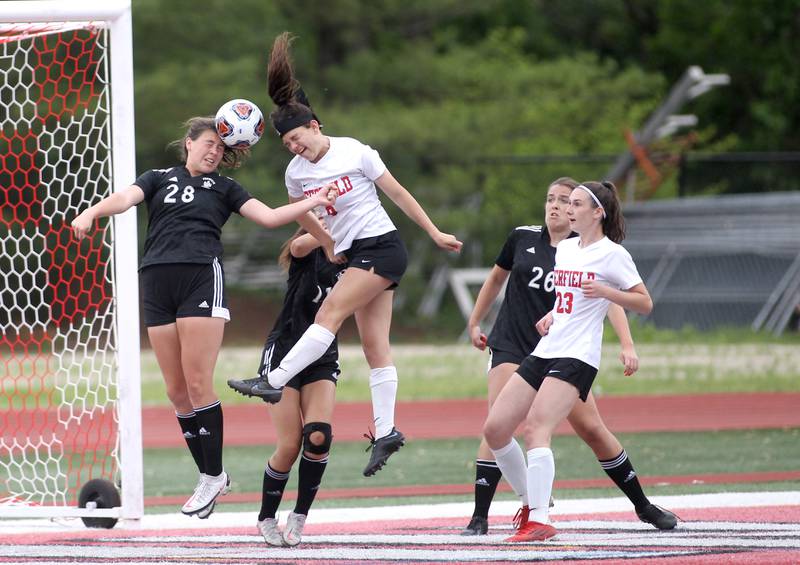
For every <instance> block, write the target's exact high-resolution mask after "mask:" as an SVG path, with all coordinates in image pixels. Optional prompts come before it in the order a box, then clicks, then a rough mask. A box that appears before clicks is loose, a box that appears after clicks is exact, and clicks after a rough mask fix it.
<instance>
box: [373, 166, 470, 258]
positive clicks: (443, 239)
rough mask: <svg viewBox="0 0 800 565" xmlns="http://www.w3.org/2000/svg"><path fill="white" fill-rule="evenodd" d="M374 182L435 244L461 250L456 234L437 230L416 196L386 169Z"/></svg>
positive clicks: (443, 247)
mask: <svg viewBox="0 0 800 565" xmlns="http://www.w3.org/2000/svg"><path fill="white" fill-rule="evenodd" d="M375 184H377V185H378V188H380V189H381V190H382V191H383V192H384V193H385V194H386V195H387V196H388V197H389V198H391V199H392V202H394V203H395V204H397V206H398V208H400V209H401V210H402V211H403V213H405V215H406V216H408V217H409V218H411V219H412V220H413V221H414V223H415V224H417V225H418V226H419V227H421V228H422V229H423V230H425V232H426V233H427V234H428V235H429V236H430V237H431V239H432V240H433V241H434V243H436V245H438V246H439V247H441V248H442V249H446V250H447V251H461V245H462V244H461V242H460V241H458V239H456V236H454V235H451V234H449V233H444V232H441V231H439V228H437V227H436V225H435V224H434V223H433V222H432V221H431V219H430V218H429V217H428V214H426V213H425V210H423V209H422V206H420V205H419V202H417V200H416V198H414V197H413V196H412V195H411V193H410V192H409V191H408V190H406V188H405V187H404V186H403V185H402V184H400V183H399V182H397V179H395V178H394V177H393V176H392V173H390V172H389V170H388V169H387V170H386V171H385V172H384V173H383V174H382V175H381V176H380V177H378V179H377V180H376V181H375Z"/></svg>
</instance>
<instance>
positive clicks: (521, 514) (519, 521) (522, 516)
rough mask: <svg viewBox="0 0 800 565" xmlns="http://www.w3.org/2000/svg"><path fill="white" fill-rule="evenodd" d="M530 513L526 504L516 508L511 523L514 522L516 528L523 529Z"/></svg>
mask: <svg viewBox="0 0 800 565" xmlns="http://www.w3.org/2000/svg"><path fill="white" fill-rule="evenodd" d="M530 513H531V509H530V508H528V506H527V505H525V506H523V507H522V508H520V509H519V510H517V513H516V514H514V519H513V520H512V521H511V523H512V524H514V527H515V528H516V529H517V530H521V529H523V528H524V527H525V526H527V525H528V516H529V515H530Z"/></svg>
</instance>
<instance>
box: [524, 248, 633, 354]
mask: <svg viewBox="0 0 800 565" xmlns="http://www.w3.org/2000/svg"><path fill="white" fill-rule="evenodd" d="M579 243H580V238H578V237H573V238H570V239H565V240H563V241H561V242H560V243H559V244H558V247H557V248H556V266H555V269H554V270H553V274H554V275H555V277H554V278H555V290H556V303H555V306H554V307H553V324H552V325H551V326H550V331H549V333H548V334H547V335H546V336H544V337H543V338H542V339H541V341H539V344H538V345H537V346H536V349H534V350H533V355H535V356H537V357H543V358H546V359H556V358H561V357H571V358H573V359H580V360H581V361H583V362H584V363H587V364H589V365H591V366H592V367H595V368H599V367H600V349H601V347H602V341H603V320H604V319H605V317H606V313H607V312H608V306H609V304H610V303H609V301H608V300H606V299H605V298H586V297H585V296H584V295H583V291H582V290H581V282H582V281H584V280H587V279H589V280H590V279H594V280H596V281H599V282H601V283H603V284H606V285H608V286H610V287H612V288H616V289H622V290H627V289H629V288H631V287H634V286H636V285H637V284H639V283H640V282H642V277H640V276H639V273H638V271H637V270H636V265H634V264H633V259H632V258H631V255H630V253H628V251H627V250H626V249H625V248H624V247H622V246H621V245H619V244H617V243H614V242H613V241H611V240H610V239H608V238H607V237H604V238H603V239H601V240H600V241H597V242H595V243H593V244H592V245H589V246H588V247H585V248H581V247H579V245H578V244H579Z"/></svg>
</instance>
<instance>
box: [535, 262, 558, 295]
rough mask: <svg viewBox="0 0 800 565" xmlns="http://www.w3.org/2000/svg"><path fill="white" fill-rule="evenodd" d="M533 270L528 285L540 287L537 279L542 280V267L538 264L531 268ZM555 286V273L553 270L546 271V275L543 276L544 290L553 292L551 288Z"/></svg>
mask: <svg viewBox="0 0 800 565" xmlns="http://www.w3.org/2000/svg"><path fill="white" fill-rule="evenodd" d="M532 271H533V278H532V279H531V280H530V282H529V283H528V286H529V287H531V288H535V289H537V290H538V289H540V288H541V285H540V284H539V281H540V280H542V277H543V276H544V269H542V268H541V267H539V266H538V265H537V266H536V267H534V268H533V269H532ZM554 287H555V275H554V274H553V271H550V272H549V273H547V276H546V277H544V290H545V292H553V288H554Z"/></svg>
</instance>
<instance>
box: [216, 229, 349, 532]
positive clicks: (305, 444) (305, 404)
mask: <svg viewBox="0 0 800 565" xmlns="http://www.w3.org/2000/svg"><path fill="white" fill-rule="evenodd" d="M279 263H280V264H281V266H282V267H284V268H285V269H286V270H288V272H289V280H288V283H287V289H286V297H285V298H284V300H283V308H282V309H281V312H280V314H279V315H278V320H277V321H276V322H275V325H274V327H273V328H272V331H271V332H270V333H269V337H267V341H266V343H265V344H264V350H263V353H262V355H261V364H260V366H259V368H258V375H259V376H258V377H256V378H252V379H244V380H229V381H228V386H230V387H231V388H233V389H234V390H236V391H238V392H240V393H242V394H245V395H247V396H261V395H262V394H263V392H264V391H260V390H259V385H261V387H264V385H268V382H267V379H266V377H267V373H268V372H269V371H270V369H271V368H273V367H276V366H277V365H278V364H279V363H280V361H281V359H283V356H284V355H286V352H287V351H289V350H290V349H291V348H292V346H293V345H294V344H295V342H296V341H297V340H298V338H299V337H300V336H301V335H303V332H304V331H305V330H306V328H308V326H310V325H311V324H312V323H314V316H316V314H317V310H319V307H320V304H321V303H322V301H323V299H324V298H325V296H327V294H328V292H330V290H331V288H332V287H333V285H334V284H335V283H336V281H337V280H338V277H339V276H340V275H341V274H342V272H343V269H344V267H343V266H341V265H337V264H335V263H331V262H329V261H328V260H327V259H326V257H325V253H324V251H323V250H322V249H321V248H320V243H319V242H318V241H317V240H316V239H314V238H313V237H312V236H311V235H310V234H308V233H306V232H305V230H303V229H300V230H298V231H297V233H295V235H294V236H292V238H291V239H290V240H289V241H287V242H286V244H284V246H283V250H282V251H281V256H280V258H279ZM338 376H339V351H338V347H337V343H336V340H334V341H333V342H332V343H331V345H330V347H328V350H327V351H326V352H325V353H324V354H323V355H322V357H320V358H319V359H318V360H316V361H315V362H314V363H312V364H311V365H309V366H308V367H306V368H305V369H303V370H302V371H301V372H300V373H298V374H297V375H296V376H295V377H293V378H292V379H291V380H290V381H289V382H288V383H287V384H286V386H285V387H284V389H283V394H282V396H281V400H280V401H279V402H278V403H276V404H270V405H269V412H270V416H271V418H272V424H273V425H274V426H275V430H276V432H277V436H278V445H277V447H276V448H275V452H274V453H273V454H272V456H271V457H270V458H269V461H268V462H267V468H266V470H265V471H264V479H263V486H262V495H261V511H260V512H259V515H258V524H257V525H258V530H259V532H261V535H262V536H264V540H265V541H266V542H267V543H268V544H269V545H278V546H280V545H290V546H294V545H297V544H299V543H300V541H301V538H302V532H303V526H304V525H305V521H306V517H307V516H308V511H309V509H310V508H311V503H312V502H313V501H314V496H315V495H316V493H317V490H318V489H319V485H320V482H321V480H322V474H323V473H324V472H325V467H326V465H327V464H328V452H329V450H330V446H331V441H332V439H333V434H332V433H331V419H332V417H333V405H334V400H335V395H336V380H337V378H338ZM266 389H267V392H268V391H269V390H274V389H270V387H269V386H267V387H266ZM301 448H302V457H301V459H300V468H299V477H298V489H297V490H298V494H297V501H296V503H295V506H294V510H293V511H292V512H291V513H290V514H289V517H288V518H287V520H286V527H285V528H284V530H283V532H281V530H280V529H279V527H278V520H277V518H276V512H277V510H278V505H279V504H280V502H281V498H282V497H283V490H284V488H286V483H287V481H288V480H289V472H290V471H291V469H292V465H294V462H295V461H296V460H297V457H298V455H300V451H301Z"/></svg>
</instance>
